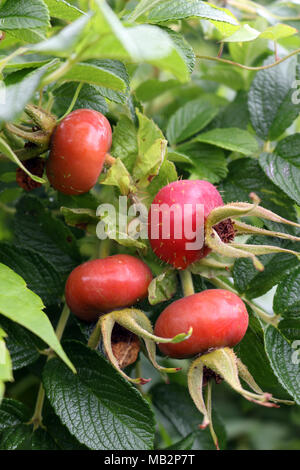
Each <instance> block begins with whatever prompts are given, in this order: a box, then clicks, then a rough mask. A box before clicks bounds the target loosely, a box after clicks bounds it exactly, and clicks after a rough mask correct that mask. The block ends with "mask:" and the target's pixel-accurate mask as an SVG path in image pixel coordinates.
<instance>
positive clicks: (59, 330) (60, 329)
mask: <svg viewBox="0 0 300 470" xmlns="http://www.w3.org/2000/svg"><path fill="white" fill-rule="evenodd" d="M69 316H70V309H69V307H68V306H67V304H66V303H65V305H64V308H63V311H62V312H61V315H60V318H59V320H58V324H57V327H56V330H55V333H56V336H57V339H58V341H60V340H61V338H62V335H63V333H64V331H65V328H66V325H67V322H68V320H69Z"/></svg>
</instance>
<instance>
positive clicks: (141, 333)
mask: <svg viewBox="0 0 300 470" xmlns="http://www.w3.org/2000/svg"><path fill="white" fill-rule="evenodd" d="M115 323H117V324H119V325H121V326H123V327H124V328H126V329H127V330H129V331H131V332H132V333H134V334H135V335H137V336H138V337H140V338H142V339H143V340H144V342H145V346H146V350H147V355H148V358H149V360H150V361H151V362H152V364H153V366H154V367H155V368H156V369H157V370H158V371H159V372H161V373H173V372H177V371H178V370H180V368H177V367H174V368H166V367H162V366H160V365H159V364H158V363H157V361H156V358H155V356H156V346H155V345H156V343H179V342H181V341H185V340H187V339H189V338H190V336H191V335H192V328H189V330H188V331H187V333H181V332H179V333H178V334H176V335H175V336H174V337H171V338H161V337H159V336H156V335H154V334H153V328H152V325H151V322H150V320H149V318H148V317H147V316H146V315H145V313H144V312H142V311H141V310H138V309H135V308H128V309H123V310H115V311H113V312H110V313H108V314H106V315H103V316H101V317H100V318H99V320H98V323H97V325H96V328H95V330H94V332H93V333H92V336H91V338H90V341H89V345H90V346H91V347H93V348H95V347H97V345H98V343H99V341H100V337H101V336H102V340H103V344H104V349H105V351H106V354H107V357H108V359H109V360H110V362H111V364H112V365H113V366H114V367H115V368H116V369H117V370H118V371H119V373H120V374H121V375H122V376H123V377H124V378H126V379H127V380H128V381H129V382H132V383H136V384H139V385H144V384H145V383H147V382H149V379H143V378H141V377H138V378H136V379H133V378H131V377H129V376H128V375H127V374H125V372H124V371H123V370H121V368H120V365H119V363H118V360H117V359H116V357H115V356H114V353H113V349H112V341H111V336H112V331H113V328H114V326H115Z"/></svg>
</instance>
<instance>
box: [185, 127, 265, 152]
mask: <svg viewBox="0 0 300 470" xmlns="http://www.w3.org/2000/svg"><path fill="white" fill-rule="evenodd" d="M194 141H196V142H205V143H206V144H211V145H215V146H216V147H221V148H223V149H226V150H231V151H232V152H238V153H242V154H243V155H252V154H255V153H257V151H258V143H257V141H256V139H255V137H254V136H253V135H252V134H250V133H249V132H247V131H245V130H243V129H238V128H226V129H212V130H211V131H208V132H204V133H203V134H200V135H199V136H197V137H196V138H195V139H194Z"/></svg>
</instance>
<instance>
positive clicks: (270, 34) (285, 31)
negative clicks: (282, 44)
mask: <svg viewBox="0 0 300 470" xmlns="http://www.w3.org/2000/svg"><path fill="white" fill-rule="evenodd" d="M297 33H298V30H297V29H296V28H293V27H292V26H289V25H288V24H282V23H278V24H275V25H274V26H269V28H267V29H265V30H264V31H263V32H262V33H261V34H260V37H261V38H264V39H271V40H272V41H277V40H279V39H283V38H287V37H289V36H293V35H294V34H297Z"/></svg>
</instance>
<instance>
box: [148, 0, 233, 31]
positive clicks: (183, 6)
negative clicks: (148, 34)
mask: <svg viewBox="0 0 300 470" xmlns="http://www.w3.org/2000/svg"><path fill="white" fill-rule="evenodd" d="M193 16H196V17H199V18H203V19H206V20H214V21H222V22H224V23H229V24H233V25H236V24H238V23H237V21H236V20H235V19H234V18H233V17H232V16H231V15H229V14H227V13H226V11H225V10H224V9H219V8H217V7H215V6H214V5H210V4H209V3H207V2H202V1H200V0H169V1H165V2H162V3H161V4H159V5H157V6H154V8H153V9H152V10H151V11H150V13H149V16H148V20H149V21H150V22H151V23H162V22H163V21H169V20H182V19H184V18H190V17H193Z"/></svg>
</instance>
